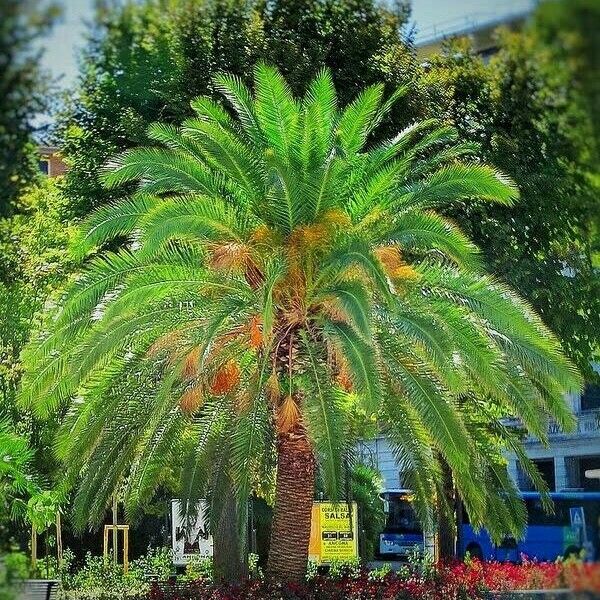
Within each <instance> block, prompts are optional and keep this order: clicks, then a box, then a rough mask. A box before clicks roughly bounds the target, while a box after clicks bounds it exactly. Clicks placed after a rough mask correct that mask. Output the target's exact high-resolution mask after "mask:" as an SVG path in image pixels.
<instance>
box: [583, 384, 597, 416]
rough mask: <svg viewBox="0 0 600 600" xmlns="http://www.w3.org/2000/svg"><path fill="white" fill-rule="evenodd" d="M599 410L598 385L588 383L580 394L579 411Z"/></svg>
mask: <svg viewBox="0 0 600 600" xmlns="http://www.w3.org/2000/svg"><path fill="white" fill-rule="evenodd" d="M596 409H600V385H598V384H597V383H588V384H586V386H585V388H584V389H583V394H581V410H596Z"/></svg>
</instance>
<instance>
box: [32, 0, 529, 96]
mask: <svg viewBox="0 0 600 600" xmlns="http://www.w3.org/2000/svg"><path fill="white" fill-rule="evenodd" d="M59 1H60V3H61V4H62V5H63V8H64V15H63V17H62V19H61V21H60V23H59V24H58V25H57V26H56V27H55V29H54V31H53V32H52V34H51V35H50V36H49V37H48V39H47V40H46V43H45V47H46V53H45V55H44V59H43V63H44V66H45V67H46V68H48V69H49V70H50V71H51V72H52V74H53V75H54V76H56V77H61V85H62V86H63V87H68V86H70V85H71V84H72V83H73V82H74V80H75V77H76V74H77V54H78V50H79V49H80V48H81V46H82V44H83V36H84V32H85V21H86V19H87V20H89V19H90V17H91V16H92V7H93V3H94V0H59ZM534 1H535V0H454V1H451V0H413V12H412V20H413V21H414V22H415V24H416V26H417V29H418V31H421V32H422V33H423V34H425V33H427V32H431V31H432V29H433V27H436V28H437V29H440V28H442V29H444V30H448V29H453V28H454V29H455V28H458V27H460V26H461V25H463V24H465V22H466V20H467V19H474V20H480V21H486V20H491V19H493V18H498V17H501V16H503V15H506V14H511V13H514V12H517V11H520V10H523V9H525V8H527V7H528V6H531V5H532V3H533V2H534Z"/></svg>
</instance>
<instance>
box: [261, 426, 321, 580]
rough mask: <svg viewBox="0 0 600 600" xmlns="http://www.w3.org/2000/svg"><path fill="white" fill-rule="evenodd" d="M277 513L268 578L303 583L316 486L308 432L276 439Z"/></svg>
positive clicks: (268, 564)
mask: <svg viewBox="0 0 600 600" xmlns="http://www.w3.org/2000/svg"><path fill="white" fill-rule="evenodd" d="M277 449H278V453H277V454H278V456H277V482H276V492H275V510H274V513H273V526H272V529H271V545H270V551H269V560H268V563H267V575H268V577H269V578H271V579H274V580H277V581H295V582H298V581H302V580H303V579H304V577H305V575H306V565H307V562H308V545H309V541H310V523H311V514H312V504H313V498H314V486H315V458H314V455H313V451H312V448H311V445H310V442H309V440H308V438H307V437H306V432H305V431H303V430H301V431H298V430H296V431H294V432H290V433H284V434H280V435H279V436H278V439H277Z"/></svg>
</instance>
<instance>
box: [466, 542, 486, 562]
mask: <svg viewBox="0 0 600 600" xmlns="http://www.w3.org/2000/svg"><path fill="white" fill-rule="evenodd" d="M467 552H468V553H469V556H470V557H471V558H474V559H476V560H480V561H483V551H482V550H481V546H480V545H479V544H469V545H468V546H467Z"/></svg>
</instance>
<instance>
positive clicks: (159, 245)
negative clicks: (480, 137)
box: [22, 65, 579, 579]
mask: <svg viewBox="0 0 600 600" xmlns="http://www.w3.org/2000/svg"><path fill="white" fill-rule="evenodd" d="M214 85H215V88H216V89H217V90H218V91H219V92H221V93H222V94H223V96H224V98H225V99H226V101H227V105H226V106H224V105H222V104H219V103H217V102H215V101H213V100H212V99H210V98H208V97H201V98H198V99H197V100H195V101H194V102H193V103H192V106H193V109H194V110H195V112H196V115H197V116H196V117H195V118H193V119H189V120H187V121H185V122H184V123H183V124H182V125H181V126H180V127H174V126H170V125H165V124H160V123H157V124H154V125H152V126H151V127H150V130H149V136H150V138H151V139H152V140H154V141H156V142H157V146H156V147H148V148H138V149H133V150H129V151H127V152H125V153H124V154H122V155H121V156H119V157H117V158H116V159H115V160H114V161H113V162H112V163H111V164H110V165H109V167H108V169H107V171H106V174H105V175H104V178H105V182H106V184H107V185H108V186H112V187H117V186H121V185H122V184H124V183H127V182H137V184H138V190H137V192H136V193H135V194H133V195H132V196H131V197H130V198H126V199H123V200H121V201H119V202H117V203H114V204H111V205H108V206H106V207H103V208H101V209H99V210H98V211H96V212H95V213H94V214H93V215H92V216H91V217H90V218H89V219H88V220H87V221H86V222H85V223H84V225H83V227H82V230H81V231H82V233H81V236H80V238H79V240H78V243H77V245H76V250H77V252H78V253H79V255H80V256H81V257H85V256H87V255H88V254H90V253H91V252H93V251H95V250H96V249H98V248H102V247H104V246H105V245H106V244H107V243H112V244H113V248H114V247H115V242H118V243H119V245H120V249H119V250H117V251H116V252H103V253H102V254H100V255H99V256H97V257H95V258H92V259H91V260H89V262H88V263H87V264H86V266H85V268H84V269H83V273H82V274H81V276H80V277H78V278H77V279H76V280H74V281H73V282H72V283H71V285H70V286H69V287H68V289H67V290H66V292H65V294H64V297H63V298H61V300H60V301H59V302H58V309H57V310H56V311H54V312H53V313H52V318H51V319H50V320H49V321H48V322H47V325H46V327H45V328H44V329H45V331H44V332H42V334H41V335H40V336H39V338H38V339H37V340H35V341H34V342H32V343H31V344H30V346H29V347H28V349H27V351H26V353H25V355H24V362H25V365H26V367H27V376H26V377H25V380H24V383H23V389H22V399H23V401H24V402H25V403H29V404H34V405H37V407H38V409H39V410H40V411H41V412H43V411H45V410H51V409H54V408H56V407H58V406H61V405H64V403H65V402H67V401H69V400H70V399H72V398H76V399H77V401H76V402H75V403H73V404H72V405H71V414H70V416H69V418H68V419H67V422H66V425H65V426H64V431H63V434H62V437H61V442H60V443H59V448H60V449H61V451H62V455H63V456H64V457H66V459H67V461H68V462H69V463H70V464H71V466H72V470H73V471H77V470H79V468H80V467H83V472H82V473H83V474H82V477H81V480H80V483H79V488H78V490H79V491H78V496H77V501H76V504H77V503H78V504H77V506H79V514H80V516H81V518H84V519H85V518H86V515H89V518H90V519H91V518H94V517H93V515H99V514H101V513H102V510H104V509H105V507H106V505H107V502H108V500H109V495H108V494H109V493H110V492H107V491H106V490H109V489H111V488H112V487H114V485H115V484H116V482H118V481H119V480H120V479H121V478H123V477H127V480H126V481H127V485H128V486H129V495H130V496H132V497H134V496H136V494H138V495H139V492H140V489H146V490H149V489H150V488H151V487H152V485H154V483H150V482H155V481H156V480H157V475H156V473H159V472H160V466H161V465H165V464H169V461H171V460H172V458H173V456H174V455H175V454H177V453H178V452H184V450H183V449H182V448H183V447H185V448H187V454H186V458H185V464H186V468H185V469H184V473H185V474H186V478H185V481H184V488H183V490H184V491H183V495H184V497H185V499H186V500H194V499H197V496H198V490H201V489H204V488H203V487H202V486H203V485H204V484H203V483H202V482H205V481H206V480H208V479H210V478H213V480H214V478H215V477H216V476H218V474H219V473H223V472H226V474H227V476H228V477H230V478H231V480H232V481H233V487H234V490H235V494H236V497H237V499H238V500H239V502H240V503H245V502H246V499H247V497H248V495H249V493H250V492H251V490H252V489H253V488H255V487H256V486H257V485H259V484H260V482H259V481H257V479H260V477H259V474H260V472H261V465H264V463H265V456H268V455H269V453H270V452H271V450H272V448H273V444H274V447H275V449H276V463H277V469H276V484H275V507H274V519H273V527H272V538H271V549H270V555H269V564H268V571H269V573H270V574H271V575H272V576H274V577H277V578H280V579H300V578H301V577H303V575H304V572H305V566H306V560H307V551H308V541H309V534H310V518H311V504H312V501H313V496H314V485H315V476H316V469H317V468H319V469H320V471H321V474H322V477H323V479H324V482H325V486H326V490H327V494H328V495H329V497H330V498H332V499H338V498H340V497H341V496H342V493H341V489H342V485H341V480H342V479H343V472H344V464H347V462H348V461H349V460H351V454H352V448H353V439H352V436H351V431H352V429H353V428H352V426H351V420H352V419H355V418H356V415H357V414H362V415H364V416H366V417H367V418H376V419H377V421H378V423H379V426H380V427H381V428H382V430H384V431H385V433H386V434H387V435H388V436H389V439H390V440H391V443H392V444H393V447H394V449H395V451H396V453H397V456H398V458H399V460H400V461H401V462H402V464H403V465H404V466H405V467H406V470H407V473H408V475H409V477H410V484H411V486H412V488H413V490H414V493H415V497H416V500H417V507H418V508H419V514H420V515H421V517H422V518H423V519H424V520H425V521H427V520H429V519H430V518H431V511H429V510H428V508H427V507H429V506H430V505H431V503H432V501H434V499H436V498H437V499H438V500H439V501H443V494H440V481H441V480H442V479H443V477H442V476H441V472H442V470H445V469H446V468H447V467H449V469H450V470H451V472H452V476H453V480H454V485H455V486H456V488H457V490H458V491H459V493H460V495H461V497H462V499H463V500H464V503H465V505H466V507H467V510H468V511H469V515H470V518H471V521H472V522H473V523H474V525H476V526H477V525H482V524H484V523H485V524H486V526H488V527H489V528H490V529H492V531H494V532H507V531H511V532H514V534H515V535H518V533H519V528H520V527H522V525H523V522H524V511H523V509H522V506H521V505H520V504H519V502H518V497H517V492H516V489H515V487H514V484H513V483H512V482H511V481H510V480H509V478H508V477H507V474H506V469H505V466H504V464H502V462H501V459H499V458H498V456H499V455H498V453H497V452H491V451H489V448H490V444H491V441H493V440H504V443H506V444H510V445H511V447H512V448H513V449H514V450H515V451H517V452H519V453H520V455H521V456H522V457H523V459H524V464H525V465H526V466H527V465H528V464H529V463H527V461H526V459H525V458H524V456H523V453H522V449H521V448H520V446H519V443H518V440H516V436H513V435H512V434H510V432H509V431H507V430H505V429H503V428H502V426H501V425H500V423H498V424H495V422H492V421H490V425H489V427H485V426H483V425H482V419H481V418H480V417H481V415H484V414H493V415H502V414H512V415H516V416H519V417H520V418H521V419H522V420H523V422H524V424H525V425H526V426H527V427H528V428H529V429H530V431H532V432H533V433H535V434H536V435H538V436H540V437H541V438H542V439H545V427H544V423H545V420H547V418H548V417H549V416H550V417H552V418H554V419H556V420H557V421H558V423H559V424H560V425H561V426H563V427H565V428H568V427H570V426H571V425H572V422H573V418H572V415H571V414H570V412H569V410H568V408H567V406H566V404H565V403H564V401H563V393H564V392H565V390H568V389H574V388H577V387H578V386H579V378H578V375H577V373H576V372H575V370H574V369H573V367H572V366H571V365H570V364H569V362H568V361H567V360H566V359H565V358H564V357H563V355H562V353H561V350H560V347H559V344H558V342H557V341H556V339H555V338H554V337H553V336H552V335H551V333H550V332H549V331H548V330H547V329H546V328H545V327H544V325H543V324H542V322H541V321H540V319H539V318H538V317H537V316H536V315H535V314H534V313H533V311H532V310H531V309H530V308H529V307H528V306H527V305H526V303H525V302H523V301H522V300H521V299H519V298H518V296H516V295H515V294H514V293H513V292H512V291H511V290H510V289H508V288H507V287H506V286H504V285H503V284H501V283H500V282H498V281H497V280H495V279H494V278H493V277H491V276H489V275H487V274H485V273H484V272H483V270H482V264H481V260H480V256H479V253H478V250H477V248H476V247H475V246H474V245H473V244H472V243H471V242H470V241H469V240H468V239H467V238H466V237H465V235H464V234H463V233H461V231H460V230H459V229H458V227H457V226H456V225H455V224H454V223H452V222H450V221H449V220H447V219H445V218H444V217H443V216H441V215H440V212H439V209H442V208H444V207H445V206H447V205H448V204H449V203H456V202H465V201H470V200H478V201H490V202H498V203H502V204H505V205H510V204H511V203H512V202H513V201H514V200H515V199H516V198H517V196H518V193H517V190H516V189H515V186H514V185H513V184H512V183H511V182H510V181H509V180H508V179H507V178H506V177H503V176H502V175H500V174H498V173H496V172H495V171H494V170H493V169H492V168H490V167H488V166H485V165H481V164H476V163H473V162H461V160H463V159H464V157H465V156H468V155H469V154H472V152H473V150H474V148H473V146H472V145H469V144H465V143H461V142H460V141H459V140H458V139H457V134H456V131H455V130H453V129H452V128H449V127H446V126H444V125H441V124H439V123H436V122H434V121H426V122H421V123H416V124H414V125H412V126H410V127H408V128H407V129H405V130H404V131H402V132H400V133H399V134H398V135H396V136H395V137H393V138H392V139H389V140H386V141H385V142H383V143H380V144H375V145H371V146H369V145H368V140H369V136H370V134H371V133H372V132H373V131H374V129H375V128H376V127H377V125H378V124H379V123H380V122H381V121H382V119H384V118H385V116H386V113H387V112H388V111H389V109H390V107H391V106H392V104H393V103H394V102H395V100H396V99H397V98H399V97H400V96H401V95H403V94H405V93H406V92H407V90H406V89H401V90H398V91H397V92H396V93H395V94H393V95H392V96H391V97H390V98H389V99H388V100H385V101H384V100H383V91H384V90H383V86H382V85H374V86H371V87H369V88H366V89H365V90H364V91H363V92H362V93H361V94H360V95H359V96H358V97H357V98H356V100H355V101H354V102H352V103H351V104H350V105H349V106H347V107H345V108H344V109H340V108H339V107H338V105H337V101H336V92H335V89H334V86H333V84H332V78H331V75H330V73H329V72H328V71H326V70H324V71H322V72H321V73H320V74H319V75H318V76H317V77H316V78H315V79H314V81H313V82H312V83H311V84H310V86H309V87H308V90H307V92H306V95H305V96H304V98H302V99H300V100H297V99H295V98H293V97H292V94H291V93H290V90H289V87H288V86H287V84H286V82H285V81H284V79H283V78H282V76H281V75H280V74H279V73H278V72H277V70H275V69H273V68H270V67H268V66H265V65H261V66H258V67H257V68H256V71H255V83H254V90H253V91H251V90H250V89H248V88H247V87H245V86H244V85H243V84H242V83H241V82H240V80H238V79H237V78H236V77H234V76H230V75H219V76H218V77H216V78H215V81H214ZM116 247H119V246H116ZM140 365H145V367H144V368H147V367H148V365H152V368H151V369H150V373H151V377H150V379H151V384H144V385H141V379H143V378H141V379H140V386H139V388H138V391H137V392H136V393H135V394H133V395H127V396H123V395H122V394H120V393H119V385H121V382H122V381H123V380H124V379H128V380H129V381H131V380H132V378H133V379H134V380H135V378H136V377H137V373H138V369H140V372H141V371H142V370H143V368H142V367H140ZM134 387H135V386H134ZM351 417H352V419H351ZM484 425H485V423H484ZM132 462H133V466H132ZM86 465H87V466H86ZM530 474H531V476H532V477H533V478H534V479H536V472H535V470H533V469H530ZM217 479H218V477H217ZM536 480H537V481H538V482H539V478H537V479H536ZM144 486H146V488H144ZM211 489H212V495H213V497H218V496H219V493H218V490H219V485H218V483H214V484H213V485H212V488H211ZM490 490H493V492H494V493H490Z"/></svg>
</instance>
